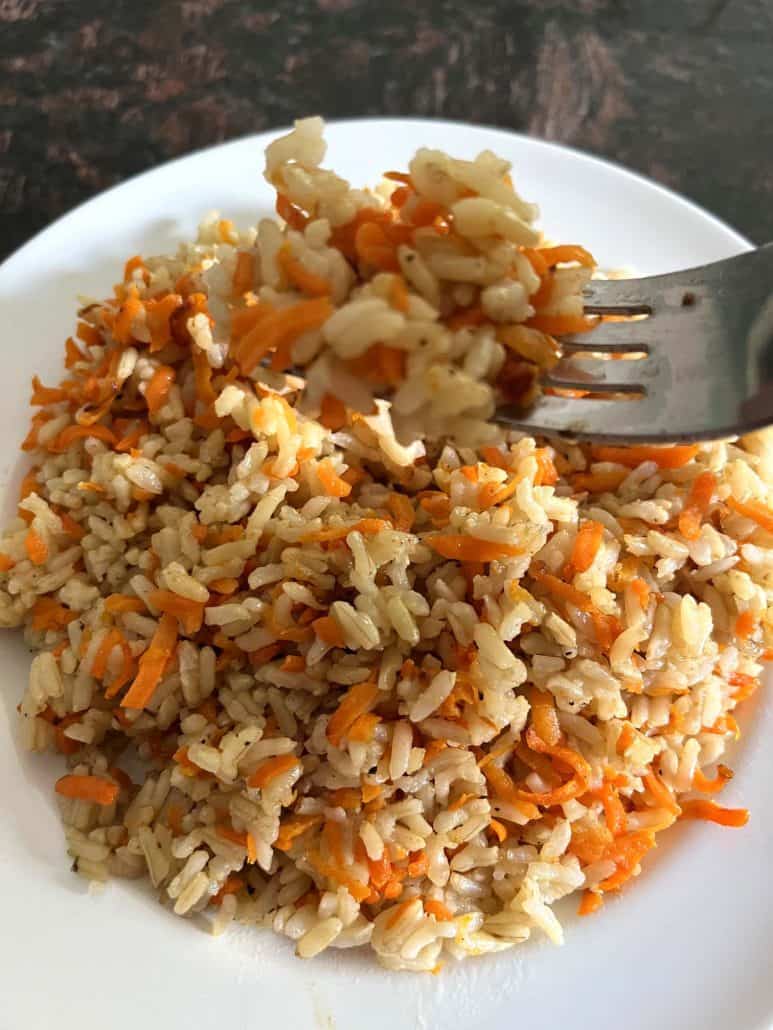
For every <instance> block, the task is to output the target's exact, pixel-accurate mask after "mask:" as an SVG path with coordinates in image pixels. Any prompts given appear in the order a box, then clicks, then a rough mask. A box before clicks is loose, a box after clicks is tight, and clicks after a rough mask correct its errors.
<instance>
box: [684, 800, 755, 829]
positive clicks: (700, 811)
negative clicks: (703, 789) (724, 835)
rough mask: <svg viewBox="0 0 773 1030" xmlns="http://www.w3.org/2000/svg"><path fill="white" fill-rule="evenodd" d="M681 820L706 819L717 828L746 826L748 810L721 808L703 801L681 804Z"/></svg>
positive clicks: (711, 802)
mask: <svg viewBox="0 0 773 1030" xmlns="http://www.w3.org/2000/svg"><path fill="white" fill-rule="evenodd" d="M682 819H706V820H707V821H708V822H711V823H717V824H718V825H719V826H734V827H739V826H746V824H747V823H748V822H749V810H748V809H746V808H723V807H722V806H721V805H717V804H716V803H715V802H713V801H704V800H703V799H699V800H695V801H684V802H682Z"/></svg>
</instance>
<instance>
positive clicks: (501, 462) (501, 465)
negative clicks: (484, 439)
mask: <svg viewBox="0 0 773 1030" xmlns="http://www.w3.org/2000/svg"><path fill="white" fill-rule="evenodd" d="M480 453H481V455H482V456H483V458H484V460H485V461H486V462H487V464H489V465H493V466H494V468H498V469H504V470H505V471H507V469H508V468H509V467H510V466H509V465H508V462H507V458H508V455H506V454H503V453H502V452H501V451H500V449H499V448H498V447H493V446H490V445H487V446H486V447H481V448H480Z"/></svg>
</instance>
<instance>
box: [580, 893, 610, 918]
mask: <svg viewBox="0 0 773 1030" xmlns="http://www.w3.org/2000/svg"><path fill="white" fill-rule="evenodd" d="M603 904H604V899H603V897H602V896H601V895H600V894H598V893H597V892H596V891H591V890H586V891H583V892H582V900H581V901H580V907H579V908H578V909H577V914H578V915H580V916H589V915H591V914H592V913H593V912H597V911H598V910H599V909H600V908H601V906H602V905H603Z"/></svg>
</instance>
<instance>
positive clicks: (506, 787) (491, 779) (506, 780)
mask: <svg viewBox="0 0 773 1030" xmlns="http://www.w3.org/2000/svg"><path fill="white" fill-rule="evenodd" d="M483 775H484V776H485V777H486V782H487V783H488V785H489V788H490V789H491V791H492V793H493V794H494V796H495V797H498V798H500V799H501V800H502V801H506V802H507V803H508V804H510V805H515V807H516V808H517V809H518V811H519V812H521V813H522V814H523V815H524V816H526V818H527V819H538V818H539V815H540V811H539V809H538V808H537V807H536V805H534V804H532V803H531V802H528V801H525V800H524V799H523V798H522V797H521V795H520V791H519V790H518V788H517V787H516V785H515V784H514V783H513V781H512V779H511V778H510V776H508V774H507V773H506V772H505V770H504V769H500V767H499V766H498V765H493V764H492V765H488V766H486V768H485V769H484V770H483Z"/></svg>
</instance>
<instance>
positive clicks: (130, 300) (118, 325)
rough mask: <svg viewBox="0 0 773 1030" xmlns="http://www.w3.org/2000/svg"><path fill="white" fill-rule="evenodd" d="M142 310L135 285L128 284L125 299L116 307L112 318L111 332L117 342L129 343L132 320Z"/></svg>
mask: <svg viewBox="0 0 773 1030" xmlns="http://www.w3.org/2000/svg"><path fill="white" fill-rule="evenodd" d="M142 310H143V305H142V301H141V300H140V298H139V296H138V294H137V288H136V286H130V287H129V290H128V293H127V296H126V299H125V300H124V302H123V303H122V304H121V305H120V307H119V308H118V311H117V313H116V315H115V317H114V318H113V319H112V327H111V328H112V332H113V336H114V337H115V339H116V341H117V342H118V343H123V344H126V343H131V341H132V326H133V324H134V320H135V319H136V318H137V317H138V316H139V315H140V313H141V312H142Z"/></svg>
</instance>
